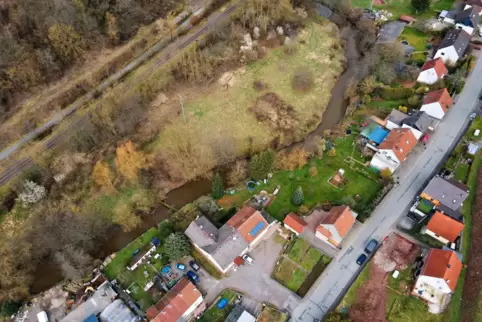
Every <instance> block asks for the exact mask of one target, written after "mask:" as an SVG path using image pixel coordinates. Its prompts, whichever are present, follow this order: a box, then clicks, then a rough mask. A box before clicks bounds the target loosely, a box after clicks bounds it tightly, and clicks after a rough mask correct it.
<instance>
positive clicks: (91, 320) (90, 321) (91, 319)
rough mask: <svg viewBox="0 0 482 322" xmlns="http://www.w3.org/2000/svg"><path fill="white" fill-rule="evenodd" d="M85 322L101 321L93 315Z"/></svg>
mask: <svg viewBox="0 0 482 322" xmlns="http://www.w3.org/2000/svg"><path fill="white" fill-rule="evenodd" d="M84 322H99V319H97V317H96V316H95V315H94V314H91V315H89V317H88V318H87V319H85V320H84Z"/></svg>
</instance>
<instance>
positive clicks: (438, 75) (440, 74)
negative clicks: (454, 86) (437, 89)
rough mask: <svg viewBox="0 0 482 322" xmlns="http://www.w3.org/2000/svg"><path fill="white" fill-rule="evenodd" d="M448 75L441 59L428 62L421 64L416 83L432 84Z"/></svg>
mask: <svg viewBox="0 0 482 322" xmlns="http://www.w3.org/2000/svg"><path fill="white" fill-rule="evenodd" d="M448 74H449V71H448V69H447V67H445V64H444V61H443V60H442V58H436V59H432V60H429V61H427V62H425V64H423V66H422V69H421V71H420V74H419V75H418V78H417V82H419V83H425V84H434V83H436V82H437V81H439V80H441V79H443V78H444V77H445V76H446V75H448Z"/></svg>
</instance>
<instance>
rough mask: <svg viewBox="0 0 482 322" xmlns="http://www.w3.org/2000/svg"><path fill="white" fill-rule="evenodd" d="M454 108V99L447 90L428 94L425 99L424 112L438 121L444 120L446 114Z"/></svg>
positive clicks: (422, 109)
mask: <svg viewBox="0 0 482 322" xmlns="http://www.w3.org/2000/svg"><path fill="white" fill-rule="evenodd" d="M450 106H452V98H451V97H450V94H449V92H448V91H447V89H446V88H442V89H439V90H436V91H432V92H428V93H427V94H425V96H424V98H423V105H422V107H421V108H420V111H423V112H425V113H427V114H428V115H430V116H431V117H433V118H436V119H437V120H441V119H443V117H444V116H445V113H447V111H448V110H449V108H450Z"/></svg>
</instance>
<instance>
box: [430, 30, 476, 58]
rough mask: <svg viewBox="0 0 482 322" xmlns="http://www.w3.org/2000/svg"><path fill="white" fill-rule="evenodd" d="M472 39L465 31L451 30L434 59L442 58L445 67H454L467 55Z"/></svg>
mask: <svg viewBox="0 0 482 322" xmlns="http://www.w3.org/2000/svg"><path fill="white" fill-rule="evenodd" d="M471 39H472V36H471V35H470V34H468V33H467V32H466V31H465V30H463V29H452V30H449V31H448V32H447V34H446V35H445V38H444V39H443V40H442V42H441V43H440V46H439V47H438V49H437V51H436V52H435V55H434V57H433V58H434V59H435V58H439V57H440V58H442V60H443V61H444V64H445V65H451V64H452V65H453V64H455V63H456V62H457V61H458V60H459V59H460V58H462V57H463V56H464V55H465V52H466V51H467V48H468V47H469V43H470V40H471Z"/></svg>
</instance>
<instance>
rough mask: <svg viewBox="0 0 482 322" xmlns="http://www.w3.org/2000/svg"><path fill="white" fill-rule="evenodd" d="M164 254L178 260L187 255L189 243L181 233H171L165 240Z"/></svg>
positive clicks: (189, 248)
mask: <svg viewBox="0 0 482 322" xmlns="http://www.w3.org/2000/svg"><path fill="white" fill-rule="evenodd" d="M164 247H165V249H166V254H167V256H169V259H171V260H179V259H182V258H183V257H185V256H187V255H189V253H190V252H191V244H189V241H188V240H187V238H186V236H185V235H184V234H183V233H172V234H170V235H169V236H168V237H167V238H166V241H165V244H164Z"/></svg>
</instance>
